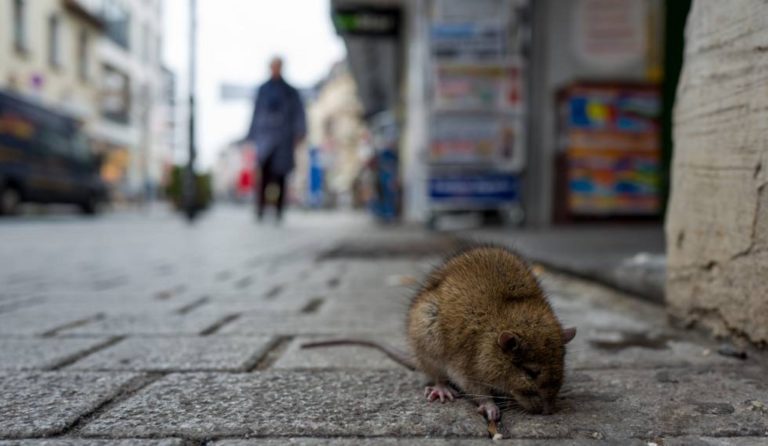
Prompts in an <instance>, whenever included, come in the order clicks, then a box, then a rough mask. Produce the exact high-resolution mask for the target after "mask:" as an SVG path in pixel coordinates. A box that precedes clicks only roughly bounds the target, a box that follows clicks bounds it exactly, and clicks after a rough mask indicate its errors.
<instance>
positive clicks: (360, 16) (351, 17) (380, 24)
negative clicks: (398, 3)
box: [332, 7, 400, 37]
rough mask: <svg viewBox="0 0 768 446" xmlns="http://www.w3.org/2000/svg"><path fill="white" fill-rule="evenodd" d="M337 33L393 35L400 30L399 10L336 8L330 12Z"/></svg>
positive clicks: (349, 34) (373, 35)
mask: <svg viewBox="0 0 768 446" xmlns="http://www.w3.org/2000/svg"><path fill="white" fill-rule="evenodd" d="M332 19H333V25H334V26H335V27H336V31H337V32H338V33H339V34H344V35H348V36H372V37H376V36H379V37H394V36H397V34H398V33H399V31H400V10H399V9H391V8H390V9H386V8H371V7H358V8H337V9H335V10H334V11H333V14H332Z"/></svg>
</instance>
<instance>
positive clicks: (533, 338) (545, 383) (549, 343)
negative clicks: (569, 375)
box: [485, 320, 576, 414]
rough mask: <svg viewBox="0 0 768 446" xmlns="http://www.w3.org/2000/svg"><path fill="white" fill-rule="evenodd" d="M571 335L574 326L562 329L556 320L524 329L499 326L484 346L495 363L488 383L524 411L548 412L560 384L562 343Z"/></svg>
mask: <svg viewBox="0 0 768 446" xmlns="http://www.w3.org/2000/svg"><path fill="white" fill-rule="evenodd" d="M574 336H576V329H575V328H566V329H562V328H561V326H560V324H559V323H558V322H557V321H556V320H553V321H539V323H537V324H534V325H533V326H532V327H527V329H526V330H525V331H523V330H520V329H519V328H515V327H512V328H505V329H501V330H500V331H498V333H497V334H496V335H495V339H493V340H492V339H490V338H489V339H488V345H487V346H486V349H487V350H486V355H485V356H486V358H488V359H490V362H493V363H495V364H493V366H492V367H491V370H493V371H494V372H493V376H492V377H490V376H489V377H488V379H489V382H490V383H493V384H494V387H495V388H496V389H497V390H499V391H501V392H502V393H504V394H505V395H509V396H511V397H513V398H514V399H515V401H516V402H517V403H518V404H519V405H520V407H522V408H523V409H524V410H525V411H527V412H530V413H545V414H549V413H552V412H553V411H554V407H555V400H556V398H557V394H558V392H559V391H560V387H561V386H562V384H563V369H564V360H565V344H567V343H568V342H570V341H571V340H572V339H573V338H574Z"/></svg>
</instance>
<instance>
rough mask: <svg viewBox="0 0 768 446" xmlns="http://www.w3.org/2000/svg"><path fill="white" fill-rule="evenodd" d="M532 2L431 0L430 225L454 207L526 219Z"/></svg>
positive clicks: (513, 0) (509, 218)
mask: <svg viewBox="0 0 768 446" xmlns="http://www.w3.org/2000/svg"><path fill="white" fill-rule="evenodd" d="M527 6H528V2H527V0H475V1H471V2H470V1H463V0H432V2H431V3H430V19H429V20H430V24H429V53H430V59H429V63H428V67H429V68H428V72H427V74H428V76H427V79H428V80H427V85H428V90H429V91H430V93H431V94H430V101H429V102H430V104H429V105H430V107H429V129H428V134H429V140H428V147H427V154H426V160H427V166H428V180H427V181H428V185H427V191H428V194H429V201H428V202H429V212H430V218H429V222H430V225H433V224H434V223H435V221H436V219H437V218H438V217H439V216H440V214H442V213H446V212H456V211H488V210H494V211H500V212H502V214H503V215H504V216H505V217H506V218H507V219H508V220H512V221H514V222H519V221H521V220H522V218H523V210H522V206H521V203H520V173H521V172H522V171H523V169H524V167H525V113H526V111H525V106H524V104H525V97H524V92H525V85H526V82H525V81H526V79H525V60H524V57H523V55H524V48H525V46H526V42H527V39H528V35H529V30H528V24H527V23H525V20H524V17H525V16H526V14H525V12H526V9H527Z"/></svg>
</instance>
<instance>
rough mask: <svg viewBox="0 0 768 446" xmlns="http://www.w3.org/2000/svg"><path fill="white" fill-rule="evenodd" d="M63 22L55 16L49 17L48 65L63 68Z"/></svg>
mask: <svg viewBox="0 0 768 446" xmlns="http://www.w3.org/2000/svg"><path fill="white" fill-rule="evenodd" d="M60 34H61V20H60V19H59V17H58V16H57V15H55V14H53V15H51V16H50V17H48V63H49V64H50V65H51V66H52V67H54V68H59V67H61V35H60Z"/></svg>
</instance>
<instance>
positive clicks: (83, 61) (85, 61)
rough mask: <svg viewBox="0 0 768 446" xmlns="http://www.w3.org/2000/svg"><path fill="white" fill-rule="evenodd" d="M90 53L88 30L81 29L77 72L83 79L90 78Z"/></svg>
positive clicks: (78, 41)
mask: <svg viewBox="0 0 768 446" xmlns="http://www.w3.org/2000/svg"><path fill="white" fill-rule="evenodd" d="M88 56H89V54H88V31H86V30H84V29H82V30H80V36H79V37H78V39H77V74H78V76H80V80H81V81H84V82H85V81H87V80H88V79H89V77H90V76H89V75H90V72H89V65H90V60H89V57H88Z"/></svg>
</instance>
